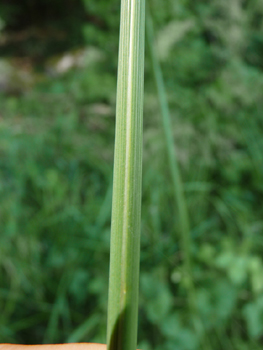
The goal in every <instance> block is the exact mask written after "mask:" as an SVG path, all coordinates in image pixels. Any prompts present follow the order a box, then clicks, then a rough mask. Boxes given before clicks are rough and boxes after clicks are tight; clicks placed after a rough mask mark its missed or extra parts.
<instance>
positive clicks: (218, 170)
mask: <svg viewBox="0 0 263 350" xmlns="http://www.w3.org/2000/svg"><path fill="white" fill-rule="evenodd" d="M4 3H6V2H5V1H3V2H1V5H0V6H1V7H2V6H3V4H4ZM12 3H13V2H12ZM118 5H119V4H118V2H117V5H116V2H115V1H107V3H106V2H105V3H104V2H103V1H102V2H101V1H99V2H98V1H89V2H88V5H86V6H89V9H88V11H90V12H92V11H93V15H94V16H95V14H97V13H98V18H100V19H101V18H102V19H103V21H106V23H107V26H108V27H107V28H106V27H105V28H104V27H103V26H102V27H101V26H100V24H99V23H100V22H95V23H94V22H92V20H90V22H89V23H85V24H83V26H82V24H81V28H80V29H78V30H79V32H81V33H83V32H84V33H85V31H86V30H87V32H88V34H85V35H87V37H86V39H85V40H87V45H88V48H91V47H90V45H91V44H92V48H91V51H90V52H93V53H94V52H95V51H94V50H97V51H96V52H99V53H100V54H99V55H97V54H96V55H94V56H92V57H93V58H92V59H91V60H90V61H89V62H88V63H86V66H85V67H84V68H81V67H79V68H75V69H73V70H71V71H68V72H67V73H65V74H61V75H59V74H57V75H56V74H53V75H52V77H51V78H49V77H47V76H46V77H44V79H42V80H43V82H42V83H41V84H40V85H37V86H36V87H35V88H34V89H33V90H29V91H28V92H25V93H24V94H22V95H21V96H16V95H8V94H7V95H1V96H0V111H1V112H0V232H1V236H0V267H1V274H0V308H1V315H0V341H1V342H19V343H28V344H30V343H41V342H63V341H101V342H105V329H106V310H107V290H108V262H109V235H110V234H109V231H110V210H111V208H110V205H111V204H110V203H111V182H112V161H113V142H114V110H115V86H116V66H117V42H118V23H119V21H117V19H116V23H115V18H117V17H118V8H117V7H118ZM149 5H150V7H151V12H152V14H153V17H154V18H153V20H154V24H155V30H156V34H157V45H156V49H157V51H158V49H159V50H163V51H162V52H161V53H160V55H159V59H160V61H161V64H162V70H163V76H164V80H165V85H166V91H167V99H168V102H169V107H170V111H171V118H172V135H173V139H174V142H175V147H176V151H177V155H178V162H179V166H180V169H181V176H182V180H183V183H184V195H185V198H186V202H187V207H188V209H189V220H190V225H191V232H190V234H191V240H192V247H191V252H190V253H191V259H192V265H193V268H192V270H193V272H192V274H193V280H194V283H195V286H196V300H197V311H196V313H197V315H192V314H191V313H190V312H189V309H188V307H187V305H188V296H187V286H186V284H185V280H184V268H183V262H184V255H183V254H184V252H183V251H182V249H181V245H180V244H179V243H180V241H179V240H180V238H179V237H180V231H179V230H180V229H179V221H178V220H179V218H178V211H177V209H176V206H175V205H174V195H173V184H172V179H171V176H170V169H169V166H168V159H167V156H166V153H167V152H166V145H165V140H164V136H163V131H162V125H161V116H160V111H159V103H158V100H157V96H156V89H155V84H154V79H153V75H152V68H151V62H150V56H149V52H146V82H145V85H146V94H145V136H144V173H143V205H142V210H143V215H142V237H141V240H142V250H141V271H142V276H141V293H140V313H139V315H140V317H139V341H140V342H139V348H142V349H144V350H152V349H154V350H161V349H162V350H170V349H171V350H188V349H189V350H197V349H204V350H207V349H209V348H212V349H213V350H221V349H227V350H231V349H233V350H247V349H253V350H259V349H261V348H262V332H263V307H262V304H263V303H262V295H263V284H262V273H263V261H262V249H263V240H262V228H263V221H262V217H263V209H262V198H263V186H262V173H263V156H262V149H263V147H262V146H263V145H262V133H263V125H262V107H263V106H262V97H261V94H262V85H263V72H262V42H263V39H262V38H263V36H262V20H261V19H262V12H263V9H262V4H261V2H260V1H257V0H255V1H249V2H246V3H243V2H241V1H231V2H229V1H216V0H213V1H211V2H207V1H199V2H191V1H188V0H185V1H172V0H171V1H168V0H167V1H161V0H154V1H151V2H150V4H149ZM6 6H7V5H6ZM103 6H105V7H103ZM111 6H112V7H111ZM115 6H116V7H115ZM234 6H235V7H234ZM232 7H233V8H232ZM104 8H105V11H103V9H104ZM9 10H10V11H11V9H9V7H8V11H9ZM12 11H13V10H12ZM85 11H87V10H85ZM10 13H11V12H10ZM1 16H2V17H3V19H4V20H5V21H6V25H5V28H8V25H9V24H8V21H9V19H8V17H4V15H3V12H1ZM115 16H116V17H115ZM117 22H118V23H117ZM86 25H88V26H89V27H88V28H86V29H83V28H85V26H86ZM91 27H92V32H90V31H91V29H90V28H91ZM169 28H176V30H177V32H178V35H177V36H176V35H175V34H174V33H173V35H172V37H171V38H170V39H169V40H167V42H165V43H163V38H165V36H166V35H167V34H166V33H168V32H169ZM109 32H110V34H109ZM3 33H5V29H4V31H3ZM1 34H2V33H1ZM179 34H180V35H179ZM89 38H90V39H89ZM85 40H84V39H83V42H84V41H85ZM89 40H92V42H89ZM20 44H21V45H22V43H20ZM67 45H68V46H67V47H68V48H69V47H71V44H69V43H68V44H67ZM159 45H161V46H159ZM162 45H163V46H162ZM73 46H74V45H73ZM23 50H24V52H25V51H26V49H23ZM28 50H29V49H28ZM51 51H52V50H51ZM26 52H28V53H30V50H29V51H26ZM174 222H178V225H174V224H173V223H174ZM196 316H197V317H196ZM193 319H194V321H195V322H197V326H198V327H196V328H195V327H193ZM198 322H201V323H202V326H203V328H202V327H199V324H198ZM196 329H197V330H198V331H196ZM204 340H206V341H207V344H206V343H205V342H204Z"/></svg>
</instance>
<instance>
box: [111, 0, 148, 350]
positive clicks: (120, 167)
mask: <svg viewBox="0 0 263 350" xmlns="http://www.w3.org/2000/svg"><path fill="white" fill-rule="evenodd" d="M144 37H145V0H122V1H121V26H120V47H119V64H118V83H117V107H116V136H115V137H116V139H115V155H114V179H113V200H112V226H111V256H110V282H109V300H108V324H107V346H108V350H124V349H125V350H135V349H136V344H137V322H138V290H139V258H140V223H141V182H142V129H143V82H144V78H143V77H144Z"/></svg>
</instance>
